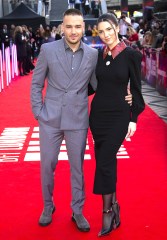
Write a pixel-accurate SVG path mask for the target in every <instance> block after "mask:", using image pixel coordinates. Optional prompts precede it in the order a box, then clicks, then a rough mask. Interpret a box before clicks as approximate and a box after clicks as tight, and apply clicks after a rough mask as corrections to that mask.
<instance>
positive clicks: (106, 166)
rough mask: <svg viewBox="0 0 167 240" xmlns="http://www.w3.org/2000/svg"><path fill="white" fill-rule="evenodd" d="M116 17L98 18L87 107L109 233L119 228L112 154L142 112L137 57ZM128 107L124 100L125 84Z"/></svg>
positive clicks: (104, 225)
mask: <svg viewBox="0 0 167 240" xmlns="http://www.w3.org/2000/svg"><path fill="white" fill-rule="evenodd" d="M118 32H119V28H118V22H117V18H116V17H115V16H114V15H113V14H110V13H107V14H103V15H101V16H100V17H99V19H98V34H99V37H100V38H101V40H102V41H103V42H104V43H105V44H106V48H105V49H104V51H102V52H99V57H98V62H97V67H96V76H97V80H98V85H97V89H96V93H95V96H94V99H93V101H92V104H91V112H90V128H91V131H92V134H93V138H94V141H95V158H96V171H95V179H94V193H95V194H100V195H102V200H103V217H102V230H101V231H100V233H99V235H98V236H103V235H106V234H109V233H110V232H111V230H112V229H113V228H116V227H118V226H119V225H120V215H119V205H118V202H117V200H116V181H117V159H116V154H117V152H118V150H119V148H120V146H121V144H122V142H123V141H124V139H125V137H131V136H133V134H134V132H135V130H136V122H137V117H138V115H139V114H140V113H141V112H142V111H143V110H144V106H145V104H144V100H143V97H142V94H141V78H140V73H141V54H140V52H138V51H136V50H133V49H132V48H130V47H126V45H125V43H124V42H123V41H120V40H119V38H118ZM129 80H130V91H131V93H132V96H133V102H132V106H130V105H129V104H128V103H127V102H126V101H125V96H126V95H127V88H128V83H129Z"/></svg>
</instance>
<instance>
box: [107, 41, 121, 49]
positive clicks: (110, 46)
mask: <svg viewBox="0 0 167 240" xmlns="http://www.w3.org/2000/svg"><path fill="white" fill-rule="evenodd" d="M118 43H120V40H119V39H118V40H117V41H115V42H114V43H113V44H111V45H108V46H107V47H108V48H109V49H110V50H112V49H113V48H114V47H115V46H116V45H118Z"/></svg>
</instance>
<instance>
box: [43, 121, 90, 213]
mask: <svg viewBox="0 0 167 240" xmlns="http://www.w3.org/2000/svg"><path fill="white" fill-rule="evenodd" d="M39 132H40V153H41V181H42V194H43V200H44V207H45V208H50V207H52V206H53V190H54V171H55V168H56V164H57V162H58V155H59V152H60V146H61V143H62V141H63V139H65V141H66V147H67V154H68V158H69V162H70V170H71V188H72V202H71V208H72V210H73V212H74V213H76V214H80V213H82V208H83V205H84V200H85V191H84V176H83V160H84V153H85V147H86V137H87V129H83V130H59V129H56V128H54V127H51V126H49V125H47V124H45V123H44V122H42V121H40V120H39ZM46 149H47V151H46ZM60 194H61V193H60Z"/></svg>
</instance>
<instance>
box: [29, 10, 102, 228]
mask: <svg viewBox="0 0 167 240" xmlns="http://www.w3.org/2000/svg"><path fill="white" fill-rule="evenodd" d="M62 27H63V32H64V38H63V39H61V40H59V41H55V42H52V43H47V44H43V45H42V47H41V51H40V54H39V57H38V61H37V65H36V68H35V70H34V74H33V79H32V88H31V103H32V110H33V114H34V116H35V118H36V119H38V122H39V130H40V152H41V180H42V193H43V200H44V210H43V212H42V215H41V217H40V219H39V224H40V225H41V226H47V225H48V224H50V223H51V221H52V213H53V212H54V211H55V206H54V203H53V189H54V171H55V168H56V164H57V162H58V154H59V151H60V146H61V143H62V140H63V139H64V138H65V141H66V146H67V152H68V157H69V162H70V169H71V185H72V202H71V207H72V211H73V215H72V220H73V221H74V222H75V223H76V226H77V227H78V229H79V230H80V231H89V230H90V226H89V223H88V221H87V220H86V219H85V217H84V216H83V214H82V209H83V204H84V199H85V192H84V178H83V160H84V152H85V147H86V137H87V130H88V126H89V118H88V83H89V82H90V83H91V85H92V87H93V88H96V78H95V74H94V69H95V66H96V62H97V55H98V52H97V50H95V49H93V48H90V47H88V46H87V45H86V44H84V43H83V42H82V41H81V38H82V36H83V33H84V22H83V17H82V14H81V13H80V11H79V10H76V9H68V10H67V11H66V12H65V13H64V17H63V24H62ZM45 81H47V88H46V95H45V98H44V100H43V96H42V90H43V88H44V85H45Z"/></svg>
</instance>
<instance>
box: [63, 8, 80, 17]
mask: <svg viewBox="0 0 167 240" xmlns="http://www.w3.org/2000/svg"><path fill="white" fill-rule="evenodd" d="M69 15H72V16H81V17H83V14H82V13H81V12H80V11H79V10H78V9H75V8H70V9H68V10H67V11H65V12H64V14H63V18H64V17H65V16H69Z"/></svg>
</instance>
